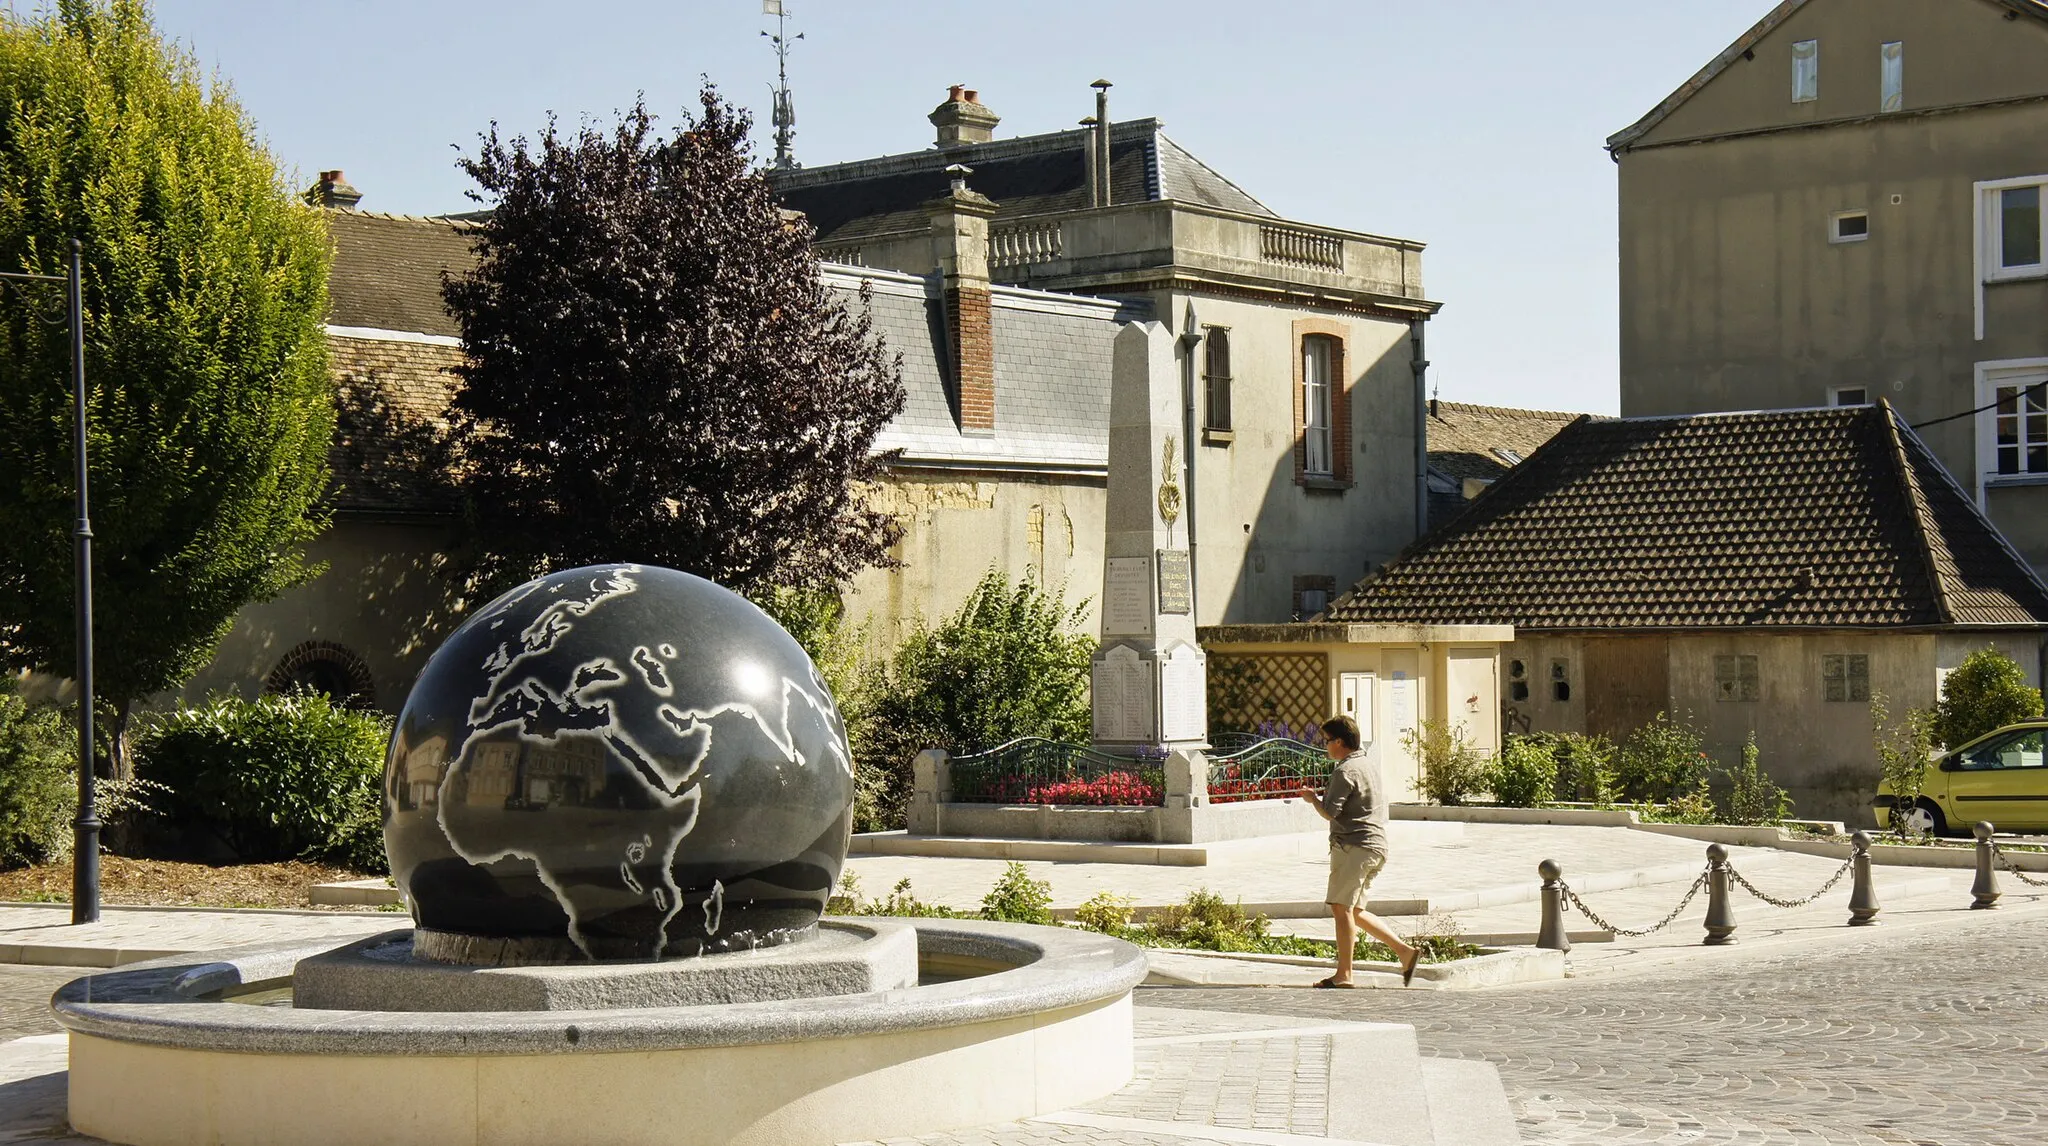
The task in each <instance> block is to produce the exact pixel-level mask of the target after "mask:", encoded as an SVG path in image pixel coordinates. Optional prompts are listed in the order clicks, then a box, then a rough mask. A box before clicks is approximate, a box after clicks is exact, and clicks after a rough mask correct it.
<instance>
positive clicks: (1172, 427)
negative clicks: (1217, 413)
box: [1092, 322, 1209, 751]
mask: <svg viewBox="0 0 2048 1146" xmlns="http://www.w3.org/2000/svg"><path fill="white" fill-rule="evenodd" d="M1180 403H1181V387H1180V377H1179V372H1178V371H1177V370H1176V368H1175V362H1174V340H1173V336H1172V335H1171V334H1169V333H1167V330H1166V328H1165V327H1163V326H1161V325H1160V324H1158V323H1156V322H1145V323H1132V324H1131V325H1129V326H1126V327H1124V329H1123V330H1122V332H1120V333H1119V334H1118V335H1117V336H1116V347H1115V358H1114V366H1113V370H1112V373H1111V379H1110V396H1109V498H1108V510H1107V513H1106V515H1105V520H1104V528H1105V532H1106V536H1105V537H1104V544H1103V570H1102V599H1101V602H1100V608H1099V612H1100V614H1101V617H1102V647H1101V648H1100V649H1099V650H1098V651H1097V652H1096V654H1095V661H1094V666H1093V677H1092V681H1093V692H1094V710H1095V721H1094V737H1093V739H1094V741H1095V743H1096V744H1097V745H1099V746H1101V747H1104V748H1109V749H1112V750H1125V751H1128V750H1129V749H1131V748H1133V747H1140V746H1142V747H1165V748H1167V749H1168V750H1169V751H1171V750H1176V749H1198V748H1205V747H1207V746H1208V730H1209V714H1208V678H1207V667H1206V662H1205V659H1204V657H1203V655H1202V648H1201V646H1200V645H1198V644H1197V643H1196V642H1195V618H1194V615H1193V608H1192V600H1191V598H1192V593H1191V592H1190V589H1189V566H1188V550H1187V530H1186V526H1185V523H1184V522H1182V521H1181V515H1182V512H1183V507H1182V504H1181V497H1182V495H1181V487H1180V482H1181V474H1182V468H1181V451H1182V450H1184V449H1186V448H1187V443H1185V442H1182V441H1181V440H1180V434H1181V425H1182V421H1181V408H1180Z"/></svg>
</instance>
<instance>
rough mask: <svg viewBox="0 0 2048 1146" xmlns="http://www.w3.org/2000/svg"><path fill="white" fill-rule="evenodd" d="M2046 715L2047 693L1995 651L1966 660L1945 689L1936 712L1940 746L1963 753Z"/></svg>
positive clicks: (1987, 649)
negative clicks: (2002, 731)
mask: <svg viewBox="0 0 2048 1146" xmlns="http://www.w3.org/2000/svg"><path fill="white" fill-rule="evenodd" d="M2039 715H2041V692H2040V690H2039V689H2036V688H2034V687H2033V686H2032V685H2030V684H2028V683H2027V673H2026V670H2025V669H2023V668H2021V667H2020V665H2019V662H2018V661H2015V660H2013V659H2012V658H2011V657H2009V656H2006V655H2005V654H2004V653H2001V652H1999V651H1998V650H1997V649H1995V648H1991V647H1989V646H1987V647H1985V648H1981V649H1978V650H1977V651H1976V652H1973V653H1971V654H1970V655H1969V656H1966V657H1964V658H1963V663H1961V664H1959V665H1957V666H1956V667H1955V669H1954V671H1952V672H1950V673H1949V674H1948V679H1947V680H1944V681H1942V683H1941V699H1940V700H1939V701H1937V702H1936V703H1935V706H1934V740H1935V743H1937V744H1939V745H1941V746H1942V747H1943V748H1960V747H1962V746H1963V745H1965V744H1967V743H1969V742H1970V741H1972V740H1975V739H1976V738H1978V737H1979V736H1982V735H1984V734H1985V733H1987V732H1990V731H1992V730H1993V729H1996V728H2002V727H2004V726H2005V725H2008V724H2012V723H2014V722H2016V721H2021V720H2031V719H2033V718H2034V717H2036V716H2039Z"/></svg>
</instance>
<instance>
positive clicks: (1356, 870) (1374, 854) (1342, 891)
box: [1323, 844, 1387, 907]
mask: <svg viewBox="0 0 2048 1146" xmlns="http://www.w3.org/2000/svg"><path fill="white" fill-rule="evenodd" d="M1386 863H1387V855H1386V853H1385V852H1382V851H1376V850H1374V849H1372V848H1361V847H1351V846H1348V845H1345V844H1331V845H1330V890H1329V894H1328V895H1326V896H1325V897H1324V899H1323V902H1324V903H1335V904H1339V905H1343V906H1350V907H1364V906H1365V891H1366V889H1367V888H1369V887H1371V886H1372V877H1374V876H1376V875H1378V874H1379V873H1380V869H1381V868H1382V867H1385V866H1386Z"/></svg>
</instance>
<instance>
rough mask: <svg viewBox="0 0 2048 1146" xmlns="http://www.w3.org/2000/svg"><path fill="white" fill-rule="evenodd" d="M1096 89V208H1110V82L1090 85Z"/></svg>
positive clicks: (1100, 81) (1098, 81)
mask: <svg viewBox="0 0 2048 1146" xmlns="http://www.w3.org/2000/svg"><path fill="white" fill-rule="evenodd" d="M1088 86H1089V87H1092V88H1094V89H1095V194H1094V196H1092V198H1093V199H1094V200H1095V204H1096V206H1099V207H1107V206H1109V89H1110V88H1111V87H1113V86H1115V85H1113V84H1111V83H1110V82H1109V81H1108V80H1096V81H1095V82H1094V83H1092V84H1089V85H1088Z"/></svg>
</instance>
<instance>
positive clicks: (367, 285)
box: [324, 211, 476, 336]
mask: <svg viewBox="0 0 2048 1146" xmlns="http://www.w3.org/2000/svg"><path fill="white" fill-rule="evenodd" d="M324 214H325V217H326V219H327V231H328V234H330V235H331V236H333V238H334V270H333V272H332V274H331V275H330V276H329V278H328V281H327V298H328V317H327V321H328V322H329V323H331V324H333V325H335V326H357V327H369V328H372V329H376V330H397V331H405V332H408V333H413V334H436V335H448V336H452V335H459V334H461V333H462V332H461V331H460V330H458V329H456V326H455V320H454V319H453V318H451V317H449V314H448V310H447V308H446V307H445V306H444V305H443V304H442V302H441V272H442V271H444V270H448V271H455V272H461V271H466V270H468V269H469V268H470V267H471V266H473V265H474V264H475V261H476V259H475V256H474V255H473V254H472V253H471V252H470V241H469V235H468V233H467V232H468V230H469V228H470V225H469V224H467V223H463V222H460V221H455V220H449V219H423V218H419V217H417V216H413V215H380V214H376V213H374V212H369V211H328V212H325V213H324Z"/></svg>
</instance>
